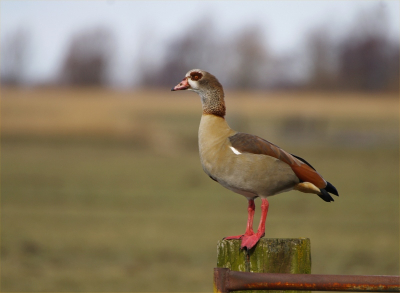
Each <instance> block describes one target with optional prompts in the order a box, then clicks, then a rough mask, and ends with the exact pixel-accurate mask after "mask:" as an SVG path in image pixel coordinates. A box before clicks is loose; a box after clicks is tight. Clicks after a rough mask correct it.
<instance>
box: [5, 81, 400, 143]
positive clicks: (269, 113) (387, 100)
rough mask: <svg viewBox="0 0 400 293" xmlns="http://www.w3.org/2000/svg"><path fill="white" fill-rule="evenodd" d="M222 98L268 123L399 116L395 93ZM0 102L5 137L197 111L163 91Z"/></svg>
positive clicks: (232, 109) (69, 93) (185, 96)
mask: <svg viewBox="0 0 400 293" xmlns="http://www.w3.org/2000/svg"><path fill="white" fill-rule="evenodd" d="M226 96H227V107H228V117H229V113H240V114H241V115H246V116H249V117H251V116H266V117H269V118H272V119H279V118H282V117H290V116H296V115H301V116H306V117H316V118H318V117H324V118H326V119H333V118H335V119H336V118H339V119H348V118H351V119H373V120H379V119H397V118H398V115H399V100H398V97H397V96H396V95H395V94H354V93H337V94H322V93H295V92H294V93H274V92H272V93H263V92H227V94H226ZM377 96H379V97H377ZM1 98H2V131H3V133H5V134H7V133H32V132H34V133H41V134H54V133H57V134H60V133H62V134H74V133H76V134H87V133H97V134H102V133H103V134H107V133H108V134H118V135H131V134H132V132H138V131H139V132H140V129H139V128H138V127H141V126H142V125H141V123H138V122H140V121H139V120H140V119H144V117H145V116H150V117H151V115H157V114H162V113H169V115H174V114H188V115H193V114H198V115H200V113H201V106H200V101H199V99H198V97H197V95H195V94H194V93H188V92H185V93H181V92H178V93H177V92H170V91H169V90H167V89H165V90H146V91H145V90H141V91H133V92H121V91H111V90H106V89H68V88H65V89H58V88H50V89H40V90H29V89H26V90H21V89H15V88H5V89H2V91H1ZM327 101H329V102H327ZM147 122H151V121H147Z"/></svg>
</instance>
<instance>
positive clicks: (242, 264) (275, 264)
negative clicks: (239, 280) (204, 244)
mask: <svg viewBox="0 0 400 293" xmlns="http://www.w3.org/2000/svg"><path fill="white" fill-rule="evenodd" d="M240 243H241V241H240V240H221V241H219V242H218V246H217V267H219V268H228V269H230V270H232V271H240V272H252V273H283V274H311V247H310V246H311V245H310V239H308V238H288V239H277V238H261V239H260V241H259V242H258V243H257V245H256V246H255V247H254V248H253V249H251V250H250V251H249V252H248V253H247V252H246V251H245V250H241V249H240ZM237 292H243V293H249V292H254V293H256V292H258V293H260V292H269V293H273V292H287V293H290V292H296V291H272V290H269V291H237ZM302 292H307V291H302Z"/></svg>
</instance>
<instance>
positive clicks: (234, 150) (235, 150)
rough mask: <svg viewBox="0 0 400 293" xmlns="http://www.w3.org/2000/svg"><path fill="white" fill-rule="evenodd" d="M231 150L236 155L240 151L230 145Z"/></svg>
mask: <svg viewBox="0 0 400 293" xmlns="http://www.w3.org/2000/svg"><path fill="white" fill-rule="evenodd" d="M230 148H231V150H232V152H234V153H235V154H236V155H241V154H242V153H241V152H239V151H238V150H237V149H235V148H234V147H232V146H230Z"/></svg>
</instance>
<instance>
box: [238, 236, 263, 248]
mask: <svg viewBox="0 0 400 293" xmlns="http://www.w3.org/2000/svg"><path fill="white" fill-rule="evenodd" d="M263 236H264V233H262V234H261V233H255V234H253V235H244V237H243V238H242V243H241V245H240V248H241V249H247V250H250V249H252V248H253V247H254V246H255V245H256V244H257V243H258V241H259V240H260V238H262V237H263Z"/></svg>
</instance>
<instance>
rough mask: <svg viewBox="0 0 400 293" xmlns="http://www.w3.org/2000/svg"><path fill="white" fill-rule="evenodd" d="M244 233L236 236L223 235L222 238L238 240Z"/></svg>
mask: <svg viewBox="0 0 400 293" xmlns="http://www.w3.org/2000/svg"><path fill="white" fill-rule="evenodd" d="M243 236H244V235H237V236H228V237H224V238H223V239H224V240H239V239H242V238H243Z"/></svg>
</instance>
